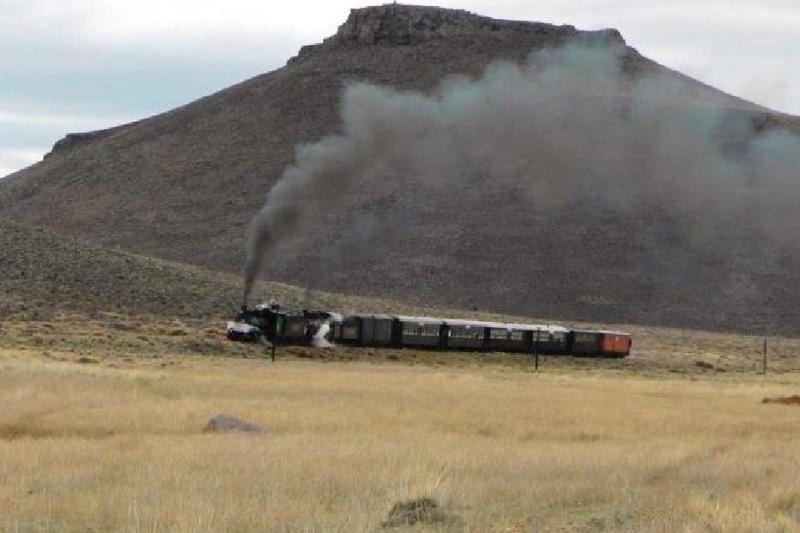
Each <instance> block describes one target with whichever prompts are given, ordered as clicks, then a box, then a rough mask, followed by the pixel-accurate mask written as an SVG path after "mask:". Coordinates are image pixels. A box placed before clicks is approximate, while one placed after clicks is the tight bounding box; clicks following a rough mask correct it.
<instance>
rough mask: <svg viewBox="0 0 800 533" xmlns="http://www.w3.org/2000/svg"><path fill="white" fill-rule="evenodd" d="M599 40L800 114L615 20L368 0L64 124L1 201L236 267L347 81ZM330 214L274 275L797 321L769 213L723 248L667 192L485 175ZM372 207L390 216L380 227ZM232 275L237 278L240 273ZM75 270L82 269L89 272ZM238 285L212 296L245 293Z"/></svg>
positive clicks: (653, 68)
mask: <svg viewBox="0 0 800 533" xmlns="http://www.w3.org/2000/svg"><path fill="white" fill-rule="evenodd" d="M587 41H588V42H605V43H611V44H614V45H618V46H620V47H621V49H622V50H623V51H624V53H623V54H622V57H621V62H622V70H623V72H624V74H625V76H626V77H627V78H629V79H631V80H635V79H638V78H645V77H648V76H661V77H664V78H668V79H669V80H671V82H672V83H673V84H675V85H676V86H678V87H679V88H680V89H679V90H678V91H676V92H673V93H671V94H670V95H669V98H668V99H667V100H668V105H671V106H675V107H679V108H684V109H686V108H689V109H691V108H692V106H700V107H698V109H701V108H702V109H705V108H713V109H716V110H722V111H724V113H727V114H730V116H732V117H735V118H736V120H735V122H736V123H737V124H744V130H742V129H741V128H740V129H739V130H737V131H736V132H734V133H736V134H737V135H740V134H742V131H744V134H746V135H748V136H749V135H757V134H759V133H761V132H763V131H772V130H786V131H792V132H796V131H800V128H798V122H797V119H796V118H794V117H787V116H785V115H781V114H778V113H773V112H771V111H768V110H765V109H763V108H761V107H759V106H757V105H755V104H752V103H749V102H746V101H743V100H741V99H738V98H735V97H733V96H730V95H727V94H725V93H722V92H720V91H717V90H715V89H713V88H711V87H708V86H706V85H703V84H701V83H699V82H696V81H694V80H692V79H690V78H687V77H685V76H683V75H681V74H680V73H677V72H674V71H671V70H669V69H667V68H665V67H663V66H661V65H658V64H656V63H655V62H653V61H651V60H648V59H647V58H645V57H643V56H641V55H640V54H639V53H638V52H637V51H636V50H635V49H633V48H630V47H628V46H627V45H626V44H625V43H624V40H623V39H622V36H621V35H619V33H618V32H616V31H614V30H605V31H599V32H583V31H579V30H576V29H575V28H573V27H571V26H553V25H549V24H542V23H528V22H515V21H497V20H492V19H488V18H485V17H480V16H477V15H473V14H470V13H467V12H463V11H453V10H445V9H438V8H422V7H415V6H402V5H387V6H381V7H375V8H365V9H360V10H354V11H353V12H352V13H351V16H350V18H349V19H348V21H347V22H346V23H345V24H343V25H342V26H341V27H340V28H339V31H338V32H337V33H336V34H335V35H334V36H332V37H331V38H329V39H327V40H325V42H323V43H321V44H319V45H313V46H309V47H304V48H303V49H302V50H301V51H300V53H299V54H298V55H297V56H296V57H295V58H292V59H291V60H290V61H289V62H288V64H287V65H286V66H285V67H283V68H280V69H278V70H275V71H273V72H270V73H267V74H264V75H262V76H259V77H256V78H254V79H251V80H248V81H246V82H243V83H241V84H239V85H236V86H233V87H231V88H228V89H225V90H223V91H221V92H219V93H216V94H214V95H211V96H209V97H206V98H203V99H201V100H198V101H196V102H193V103H190V104H188V105H186V106H184V107H181V108H178V109H175V110H173V111H170V112H168V113H165V114H163V115H159V116H156V117H152V118H149V119H145V120H141V121H138V122H136V123H132V124H129V125H123V126H119V127H117V128H112V129H110V130H105V131H101V132H90V133H86V134H73V135H70V136H68V137H66V138H65V139H63V140H62V141H59V143H57V144H56V146H55V148H54V150H53V152H52V153H51V154H49V155H48V156H47V157H46V158H45V160H44V161H43V162H41V163H39V164H37V165H34V166H33V167H30V168H28V169H25V170H23V171H21V172H18V173H16V174H14V175H12V176H11V177H9V178H6V179H4V180H2V181H0V218H4V219H7V220H12V221H14V222H15V223H18V224H22V225H25V226H31V225H42V226H46V227H49V228H52V229H53V231H56V232H57V233H58V234H60V235H70V236H79V237H80V238H82V239H87V240H89V241H92V242H95V243H98V244H99V245H101V246H112V247H119V248H121V249H124V250H127V251H131V252H135V253H138V254H144V255H148V256H155V257H159V258H162V259H166V260H171V261H179V262H183V263H189V264H193V265H197V266H201V267H203V268H206V269H214V270H222V271H226V272H229V273H237V272H239V271H240V269H241V267H242V262H243V250H244V236H245V228H246V225H247V223H248V222H249V220H250V219H251V217H252V216H253V214H254V213H255V212H256V211H257V210H258V208H259V207H260V206H261V204H262V203H263V200H264V197H265V195H266V193H267V192H268V191H269V190H270V188H271V187H272V185H273V184H274V183H276V181H277V180H278V178H279V177H280V175H281V173H282V172H283V170H284V168H285V167H286V166H287V165H289V164H290V163H292V161H293V160H294V155H295V147H296V146H297V145H298V144H301V143H307V142H313V141H316V140H319V139H320V138H322V137H324V136H325V135H327V134H330V133H333V132H337V131H340V130H341V128H342V123H341V116H340V114H339V107H340V102H341V100H340V99H341V94H342V89H343V86H344V84H345V83H346V82H349V81H352V80H361V81H367V82H371V83H374V84H379V85H384V86H389V87H393V88H396V89H399V90H404V91H422V92H425V93H431V92H432V91H434V90H435V89H436V88H437V87H438V86H439V85H440V84H441V83H442V81H443V80H445V79H446V78H447V77H448V76H453V75H461V76H467V77H469V78H471V79H475V78H478V77H480V76H481V75H482V74H483V72H484V69H485V68H486V67H487V65H489V64H491V63H492V62H494V61H497V60H506V61H511V62H514V63H517V64H521V63H524V62H525V61H526V60H527V58H528V57H529V55H530V53H531V52H532V51H535V50H541V49H545V48H554V47H559V46H563V45H564V44H568V43H574V42H587ZM587 76H588V74H587ZM665 99H666V98H665V97H664V95H660V96H659V102H661V103H663V101H664V100H665ZM744 134H742V135H744ZM721 142H722V141H721ZM682 171H683V169H681V168H676V169H675V173H676V175H679V174H681V173H682ZM404 201H406V202H412V203H414V210H413V212H412V213H411V214H409V211H408V210H406V209H405V207H403V208H402V209H399V208H397V206H398V205H401V206H402V205H405V204H403V202H404ZM317 219H318V223H317V225H316V226H315V227H314V228H313V229H312V230H311V231H307V232H306V233H304V234H303V235H302V237H301V238H296V239H294V240H292V241H291V242H290V243H287V245H286V246H285V247H283V248H282V249H281V250H280V253H276V254H274V255H272V256H271V257H270V258H269V261H268V264H267V268H266V273H265V275H266V277H267V278H268V279H274V280H279V281H283V282H287V283H293V284H297V285H301V286H305V287H311V288H317V289H325V290H329V291H334V292H343V293H350V294H362V295H375V296H387V297H391V298H394V299H400V300H403V301H406V302H408V303H409V304H412V305H420V304H423V305H432V306H456V307H464V308H467V307H469V308H478V309H480V310H491V311H498V312H504V313H515V314H519V315H525V316H550V317H553V318H560V319H575V320H595V321H613V322H635V323H650V324H662V325H677V326H688V327H698V328H716V329H741V330H749V331H761V330H769V331H773V332H781V333H787V332H788V333H800V331H798V329H799V326H798V324H800V321H799V320H798V316H797V312H796V311H795V310H794V309H795V305H794V302H795V300H796V298H795V297H794V296H795V295H796V294H798V291H800V278H798V275H797V274H796V273H797V272H798V268H797V267H798V266H800V265H798V263H800V254H798V253H795V252H794V251H793V250H794V249H793V248H791V247H774V246H772V245H770V246H769V247H768V248H765V247H764V246H762V243H763V242H764V241H765V239H763V237H762V235H761V233H759V231H757V228H756V229H754V228H752V227H747V228H743V229H742V231H737V232H734V234H732V235H727V234H726V235H725V236H724V239H722V241H724V246H706V245H702V244H701V245H698V244H697V243H696V241H697V239H696V238H695V236H694V234H693V233H692V232H693V231H694V227H695V226H696V225H697V222H698V221H697V220H696V219H695V218H692V217H691V216H686V213H684V212H671V211H669V209H668V208H666V207H664V206H662V209H651V208H650V206H649V205H647V206H646V208H643V209H636V210H627V211H626V210H615V209H606V208H603V206H596V205H586V204H585V203H584V204H581V203H577V204H571V208H570V209H560V210H557V211H552V210H549V211H544V210H542V211H539V210H533V209H531V208H530V205H529V204H528V203H526V202H525V201H523V199H522V198H521V196H520V195H519V194H516V192H515V191H513V190H508V191H499V192H498V191H497V190H494V189H492V188H491V187H489V186H484V185H483V184H481V183H479V184H477V185H475V186H474V187H471V188H469V189H468V190H465V191H460V193H459V194H458V195H451V196H450V197H449V198H447V199H446V201H444V202H442V201H436V202H430V203H429V204H426V201H425V198H420V197H419V196H414V195H411V196H403V191H399V192H398V190H394V189H391V187H390V188H389V189H384V188H383V187H381V185H380V184H379V183H377V182H369V183H365V184H364V187H363V189H362V190H361V191H359V194H358V196H357V197H354V198H353V199H352V202H350V203H349V204H347V205H343V206H339V207H337V208H336V209H331V210H328V211H324V212H320V213H318V214H317ZM375 221H380V222H381V223H382V224H386V225H389V226H391V227H392V231H390V232H381V233H380V234H379V235H374V234H372V233H371V229H370V227H371V226H372V225H373V222H375ZM387 221H388V222H387ZM716 241H720V239H716ZM115 253H116V252H115ZM142 260H144V259H142ZM121 261H122V262H123V263H124V260H121ZM203 275H204V276H211V274H203ZM204 279H206V278H204ZM226 279H228V280H229V281H228V282H226V285H225V287H226V289H225V290H223V291H222V292H225V293H226V294H228V293H229V292H230V291H234V286H235V285H236V283H237V282H236V279H235V277H230V278H226ZM73 282H74V283H76V284H77V286H78V287H81V285H80V280H79V279H77V277H76V278H75V279H72V281H70V283H73ZM105 289H109V290H111V289H112V288H111V287H105V288H104V289H103V290H105ZM176 290H177V289H176ZM78 292H80V291H78ZM216 293H217V291H216V289H215V294H216ZM164 294H165V295H164V296H163V298H166V299H169V296H167V294H168V293H164ZM142 297H143V298H144V299H143V300H138V299H137V298H139V296H133V295H132V296H131V298H132V300H131V301H132V302H139V301H141V302H142V305H143V306H144V307H145V308H146V307H147V306H148V305H150V304H146V303H144V301H145V300H147V299H148V298H149V296H147V297H146V298H145V296H142ZM161 297H162V296H159V298H161ZM213 298H216V296H214V297H213ZM227 298H228V297H227V296H226V300H225V302H221V301H217V300H214V301H209V305H213V306H218V305H219V304H222V307H224V308H226V309H227V308H230V305H229V302H230V301H231V300H229V299H227ZM212 300H213V299H212ZM137 305H138V304H137ZM217 308H218V307H217Z"/></svg>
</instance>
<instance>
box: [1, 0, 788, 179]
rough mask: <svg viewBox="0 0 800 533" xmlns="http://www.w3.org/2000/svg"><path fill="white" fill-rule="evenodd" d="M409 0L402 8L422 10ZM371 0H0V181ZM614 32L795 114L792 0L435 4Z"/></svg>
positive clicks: (237, 75) (194, 92)
mask: <svg viewBox="0 0 800 533" xmlns="http://www.w3.org/2000/svg"><path fill="white" fill-rule="evenodd" d="M423 1H424V0H416V1H415V2H413V3H423ZM377 3H382V2H381V0H377V1H373V2H362V1H359V0H349V1H347V0H294V1H293V2H285V1H280V2H275V1H272V0H225V1H224V2H222V1H202V0H137V1H136V2H131V1H130V0H0V177H2V176H5V175H7V174H10V173H11V172H14V171H16V170H19V169H21V168H24V167H26V166H28V165H30V164H32V163H35V162H36V161H38V160H40V159H41V157H42V156H43V155H44V154H45V153H46V152H47V151H49V150H50V147H51V146H52V145H53V143H54V142H55V141H57V140H58V139H60V138H61V137H63V136H64V135H65V134H66V133H68V132H76V131H89V130H93V129H99V128H104V127H109V126H114V125H117V124H121V123H124V122H128V121H131V120H136V119H139V118H143V117H146V116H150V115H154V114H157V113H160V112H163V111H167V110H169V109H171V108H173V107H176V106H178V105H181V104H184V103H188V102H190V101H192V100H195V99H197V98H199V97H202V96H205V95H207V94H211V93H213V92H215V91H218V90H221V89H224V88H225V87H227V86H229V85H231V84H233V83H236V82H239V81H242V80H244V79H247V78H250V77H253V76H256V75H258V74H261V73H264V72H267V71H270V70H273V69H275V68H278V67H280V66H283V65H284V64H285V63H286V60H287V59H289V58H290V57H291V56H293V55H295V54H296V53H297V51H298V50H299V48H300V47H301V46H302V45H304V44H312V43H317V42H320V41H321V40H322V39H323V38H325V37H327V36H329V35H331V34H333V33H335V31H336V28H337V27H338V26H339V24H341V23H342V22H344V21H345V19H346V18H347V15H348V12H349V10H350V9H351V8H354V7H363V6H366V5H373V4H377ZM434 5H439V6H442V7H452V8H460V9H467V10H469V11H473V12H476V13H479V14H482V15H487V16H492V17H496V18H505V19H517V20H530V21H541V22H550V23H554V24H572V25H574V26H576V27H578V28H579V29H599V28H610V27H613V28H617V29H619V30H620V31H621V32H622V34H623V36H624V37H625V39H626V41H627V42H628V44H629V45H631V46H633V47H634V48H637V49H638V50H639V51H640V52H642V53H643V54H644V55H646V56H648V57H650V58H651V59H654V60H656V61H658V62H660V63H662V64H665V65H667V66H669V67H671V68H674V69H677V70H680V71H682V72H684V73H686V74H689V75H690V76H693V77H695V78H698V79H700V80H702V81H704V82H706V83H709V84H711V85H714V86H716V87H718V88H720V89H723V90H725V91H727V92H730V93H733V94H735V95H738V96H742V97H744V98H747V99H750V100H753V101H755V102H757V103H759V104H762V105H765V106H767V107H771V108H773V109H777V110H779V111H783V112H787V113H792V114H798V115H800V53H798V52H800V32H798V31H797V28H798V27H800V2H798V1H797V0H761V1H759V2H756V1H753V0H750V1H745V0H724V1H722V0H708V1H703V2H698V1H697V0H669V1H667V0H655V1H648V0H535V1H531V0H494V1H489V0H436V2H435V4H434Z"/></svg>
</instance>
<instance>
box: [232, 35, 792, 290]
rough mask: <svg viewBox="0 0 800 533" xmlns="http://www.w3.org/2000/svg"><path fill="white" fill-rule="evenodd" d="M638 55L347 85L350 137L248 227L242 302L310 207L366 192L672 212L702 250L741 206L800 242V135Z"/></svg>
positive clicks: (565, 52)
mask: <svg viewBox="0 0 800 533" xmlns="http://www.w3.org/2000/svg"><path fill="white" fill-rule="evenodd" d="M625 53H626V50H625V48H624V47H623V46H621V45H616V44H609V43H603V44H586V43H582V44H572V45H567V46H564V47H561V48H558V49H546V50H542V51H539V52H536V53H534V54H533V55H532V56H531V57H530V59H529V61H528V62H527V63H526V64H525V65H522V66H520V65H516V64H507V63H500V64H494V65H491V66H490V67H489V68H487V70H486V72H485V74H484V75H483V77H481V78H480V79H477V80H471V79H466V78H453V79H449V80H446V81H445V82H444V83H443V85H442V86H441V87H440V89H439V90H438V91H437V92H436V93H435V94H433V95H431V96H427V95H422V94H419V93H408V92H398V91H395V90H392V89H388V88H381V87H376V86H373V85H368V84H353V85H350V86H348V87H347V88H346V90H345V93H344V95H343V103H342V111H341V118H342V130H341V133H340V134H337V135H332V136H329V137H327V138H325V139H323V140H322V141H320V142H318V143H315V144H309V145H304V146H301V147H299V148H298V150H297V158H296V162H295V163H294V165H292V166H290V167H289V168H288V169H287V170H286V171H285V172H284V174H283V175H282V177H281V178H280V180H279V181H278V182H277V183H276V185H275V186H274V187H273V189H272V190H271V191H270V193H269V195H268V197H267V201H266V203H265V205H264V206H263V207H262V209H261V210H260V211H259V213H258V214H257V215H256V217H255V219H254V221H253V223H252V225H251V228H250V235H249V239H248V254H247V264H246V267H245V280H246V281H245V295H244V299H245V302H246V300H247V297H248V295H249V292H250V290H251V288H252V285H253V281H254V280H255V278H256V276H257V275H258V274H259V273H260V271H261V267H262V261H263V260H264V258H265V257H266V255H267V254H268V253H269V252H270V251H271V250H273V249H274V247H275V246H276V245H277V244H278V243H279V242H281V241H283V240H285V239H289V238H292V237H294V236H296V235H298V234H301V233H303V234H307V233H306V232H310V231H313V229H312V228H313V221H312V220H311V217H315V216H317V215H318V214H319V213H325V212H326V211H328V210H329V209H330V208H331V207H332V206H337V205H346V204H347V203H348V202H351V201H352V198H354V197H357V196H358V194H359V191H360V190H361V189H363V188H365V187H370V188H374V187H379V188H383V189H385V190H386V191H387V193H388V192H389V191H395V192H397V191H400V192H402V191H415V192H416V194H417V197H419V198H423V197H424V198H425V199H426V201H428V202H430V204H431V205H437V204H438V205H449V204H452V203H455V204H458V203H459V202H461V201H462V200H463V198H465V197H466V196H467V195H469V194H471V191H472V190H477V189H480V191H481V194H483V195H485V196H486V197H491V196H492V195H493V194H496V195H498V196H501V195H502V194H509V193H511V194H513V195H515V196H517V197H522V198H524V199H525V200H526V201H527V202H528V203H529V204H530V207H531V209H533V210H540V211H556V210H559V209H562V208H567V207H571V208H573V209H574V208H576V206H577V207H578V208H580V209H592V210H604V211H606V212H612V213H613V212H618V213H626V214H627V215H635V214H636V213H648V214H649V213H658V212H669V213H671V214H672V215H674V216H675V218H676V219H678V220H682V221H683V224H685V228H684V229H685V230H686V233H687V234H689V238H690V239H691V240H692V245H693V246H696V247H697V248H699V249H702V248H703V247H707V246H710V245H712V244H713V245H714V246H720V243H722V242H723V241H724V240H725V239H726V238H730V239H733V238H736V237H733V236H731V235H733V234H732V233H731V232H730V231H729V230H730V227H731V224H732V222H741V220H740V219H741V217H742V216H745V217H746V218H747V220H746V223H747V226H748V228H749V230H750V231H752V232H753V234H754V235H756V236H757V237H764V238H767V239H768V240H770V241H778V240H781V239H783V240H786V239H795V238H796V236H795V235H794V234H792V235H787V232H786V231H781V228H786V227H788V226H789V225H791V227H792V228H797V227H800V216H799V215H798V213H797V212H796V210H794V209H793V208H792V206H793V205H797V204H796V202H797V200H798V180H797V175H796V169H797V168H798V163H800V160H799V159H800V157H799V156H798V154H800V142H799V141H798V137H797V136H796V135H793V134H789V133H786V132H783V131H781V130H777V129H776V130H772V131H769V132H762V134H760V135H756V134H755V132H754V129H753V123H754V121H755V120H756V119H757V118H758V117H757V113H756V112H745V111H742V110H734V109H729V108H726V107H724V106H723V105H721V104H720V101H713V100H712V99H710V98H711V97H709V96H708V95H707V94H706V95H703V94H699V93H697V90H696V89H693V88H692V87H691V86H690V85H689V84H688V83H686V82H685V81H683V80H682V79H677V78H674V77H673V78H668V77H666V76H656V75H639V76H638V77H637V76H634V75H631V74H628V73H626V72H625V69H624V68H623V64H624V61H623V56H624V54H625ZM420 191H424V194H423V193H421V192H420ZM416 207H417V208H420V209H421V208H423V207H420V206H419V205H417V206H416ZM762 212H768V213H770V215H769V216H768V217H765V216H763V215H760V214H759V213H762ZM476 216H479V215H476ZM486 223H487V224H491V223H492V222H491V221H486ZM740 226H741V225H737V227H740ZM380 230H381V229H380V228H373V233H374V232H376V231H380ZM726 235H727V237H726Z"/></svg>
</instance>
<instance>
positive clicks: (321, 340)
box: [311, 321, 333, 348]
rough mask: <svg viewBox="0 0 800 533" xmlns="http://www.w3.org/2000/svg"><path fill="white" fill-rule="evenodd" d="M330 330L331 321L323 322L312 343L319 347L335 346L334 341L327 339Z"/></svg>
mask: <svg viewBox="0 0 800 533" xmlns="http://www.w3.org/2000/svg"><path fill="white" fill-rule="evenodd" d="M330 331H331V324H330V322H328V321H324V322H322V324H320V325H319V329H318V330H317V332H316V333H315V334H314V337H313V338H312V339H311V342H312V344H313V345H314V346H316V347H317V348H333V343H332V342H330V341H329V340H328V339H327V335H328V333H330Z"/></svg>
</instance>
